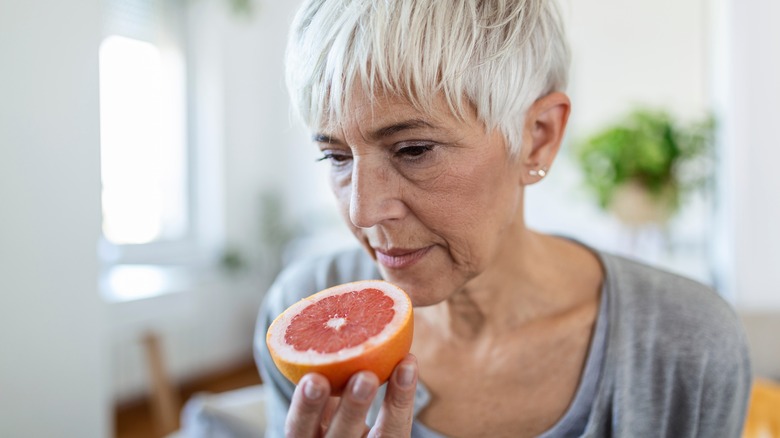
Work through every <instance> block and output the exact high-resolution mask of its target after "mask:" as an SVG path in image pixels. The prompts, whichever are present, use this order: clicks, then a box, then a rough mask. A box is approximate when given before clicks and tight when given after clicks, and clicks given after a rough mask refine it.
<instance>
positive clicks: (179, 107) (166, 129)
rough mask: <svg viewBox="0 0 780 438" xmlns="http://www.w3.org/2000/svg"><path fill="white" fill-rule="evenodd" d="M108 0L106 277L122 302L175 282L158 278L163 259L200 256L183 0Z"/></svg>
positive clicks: (104, 65) (103, 101)
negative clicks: (188, 119) (189, 120)
mask: <svg viewBox="0 0 780 438" xmlns="http://www.w3.org/2000/svg"><path fill="white" fill-rule="evenodd" d="M104 1H105V29H104V38H103V40H102V42H101V44H100V48H99V68H100V72H99V74H100V131H101V134H100V157H101V158H100V163H101V182H102V194H101V201H102V212H103V224H102V227H103V242H102V244H101V251H100V252H101V254H100V255H101V258H102V260H103V261H104V262H105V264H106V268H107V269H106V272H105V273H104V278H103V281H102V283H103V285H104V288H103V291H104V295H107V296H108V298H111V299H119V300H126V299H133V298H140V297H141V296H150V295H153V294H154V293H156V290H157V289H164V288H166V287H167V286H165V285H166V284H168V285H169V284H170V282H167V281H160V280H159V279H160V278H163V279H164V277H166V276H167V274H166V270H165V269H163V268H162V267H161V265H171V264H176V265H184V264H187V263H189V262H192V261H193V260H196V259H193V257H196V258H197V245H196V239H195V236H194V234H195V233H194V230H195V225H196V224H195V221H194V219H193V217H194V216H193V211H194V209H193V202H192V200H193V199H194V193H193V190H192V187H193V184H192V182H193V175H192V173H193V172H191V167H192V166H191V164H192V163H193V157H192V151H191V147H190V143H189V142H188V138H187V131H188V122H187V113H188V111H187V108H188V99H187V81H186V72H187V69H186V57H185V50H184V48H185V46H186V45H185V43H184V38H183V35H184V32H183V25H182V23H183V17H184V12H185V11H184V7H185V4H186V2H185V1H183V0H104ZM150 273H151V274H150ZM150 278H153V279H155V281H148V280H149V279H150ZM139 284H142V286H143V287H138V285H139ZM124 286H128V287H124ZM131 286H132V287H131ZM130 290H132V291H136V292H128V291H130ZM133 293H135V294H138V296H136V297H134V296H133Z"/></svg>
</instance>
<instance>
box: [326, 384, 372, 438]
mask: <svg viewBox="0 0 780 438" xmlns="http://www.w3.org/2000/svg"><path fill="white" fill-rule="evenodd" d="M378 388H379V379H377V377H376V376H375V375H374V373H371V372H368V371H361V372H359V373H357V374H355V375H354V376H352V378H351V379H350V380H349V383H348V384H347V388H346V390H345V391H344V393H343V394H342V395H341V400H340V402H339V406H338V408H337V409H336V412H335V413H334V414H333V418H332V419H331V421H330V424H329V426H328V432H327V434H326V435H325V436H326V437H338V438H342V437H361V436H364V435H365V431H366V415H367V414H368V409H369V407H371V401H373V400H374V396H375V395H376V391H377V389H378Z"/></svg>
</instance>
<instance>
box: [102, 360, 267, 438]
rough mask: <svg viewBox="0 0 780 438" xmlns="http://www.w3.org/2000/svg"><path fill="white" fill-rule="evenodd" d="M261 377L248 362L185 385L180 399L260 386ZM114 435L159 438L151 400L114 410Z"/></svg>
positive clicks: (161, 434) (117, 437)
mask: <svg viewBox="0 0 780 438" xmlns="http://www.w3.org/2000/svg"><path fill="white" fill-rule="evenodd" d="M259 383H260V376H259V375H258V372H257V368H256V367H255V364H254V363H246V364H244V365H239V366H236V367H234V368H232V369H228V370H224V371H222V372H219V373H215V374H212V375H209V376H204V377H202V378H199V379H197V380H194V381H192V382H187V383H185V384H183V385H181V386H182V387H181V389H180V390H179V391H178V392H179V394H178V397H179V400H182V402H186V401H187V400H188V399H189V398H190V396H192V395H193V394H195V393H197V392H202V391H207V392H214V393H217V392H223V391H228V390H231V389H238V388H243V387H245V386H251V385H257V384H259ZM114 430H115V434H114V436H115V437H116V438H159V437H161V436H164V435H165V434H164V433H161V432H160V431H158V430H157V427H156V424H155V422H154V418H153V416H152V410H151V407H150V405H149V402H148V401H147V400H138V401H135V402H132V403H126V404H124V405H122V406H117V407H116V409H115V411H114Z"/></svg>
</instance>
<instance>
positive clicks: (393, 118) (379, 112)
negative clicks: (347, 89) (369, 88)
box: [315, 87, 484, 135]
mask: <svg viewBox="0 0 780 438" xmlns="http://www.w3.org/2000/svg"><path fill="white" fill-rule="evenodd" d="M357 88H358V89H356V90H355V91H353V92H352V93H350V95H349V96H348V98H347V99H345V100H344V105H343V106H342V108H341V111H340V113H339V114H333V113H332V112H331V114H330V115H326V116H325V117H323V118H322V119H321V120H322V122H321V123H320V124H319V126H318V127H315V130H316V131H317V132H319V133H336V132H341V131H354V130H358V131H361V132H363V133H367V132H375V131H377V130H383V131H382V132H381V133H383V134H385V135H390V134H392V133H393V131H397V130H402V129H403V130H410V129H447V128H450V127H453V126H458V125H463V124H464V123H465V124H466V125H468V126H474V127H480V128H484V123H482V122H481V121H480V120H478V118H477V116H476V111H475V110H474V108H473V106H472V105H464V111H462V112H463V114H459V112H458V110H457V109H456V108H454V107H453V106H452V105H450V104H449V103H448V102H447V99H446V98H445V97H444V95H443V94H438V95H436V96H435V97H434V99H432V100H431V101H429V102H425V103H422V102H414V101H413V100H412V99H410V98H408V97H406V96H402V95H399V94H397V93H387V92H379V93H376V94H373V95H371V94H369V93H367V92H365V91H363V90H362V89H360V87H357Z"/></svg>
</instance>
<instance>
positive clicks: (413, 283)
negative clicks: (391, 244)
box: [380, 269, 454, 307]
mask: <svg viewBox="0 0 780 438" xmlns="http://www.w3.org/2000/svg"><path fill="white" fill-rule="evenodd" d="M380 271H381V273H382V277H383V278H384V279H385V280H386V281H388V282H390V283H393V284H395V285H397V286H398V287H400V288H401V289H403V290H404V292H406V293H407V294H408V295H409V298H410V299H411V300H412V305H413V306H414V307H425V306H432V305H434V304H438V303H441V302H442V301H445V300H446V299H447V298H449V297H450V296H451V295H452V293H453V291H454V288H453V286H452V285H451V284H442V283H443V282H441V281H436V280H438V279H434V278H427V279H418V278H414V277H411V276H405V275H398V274H395V273H392V272H386V271H385V270H383V269H380Z"/></svg>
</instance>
